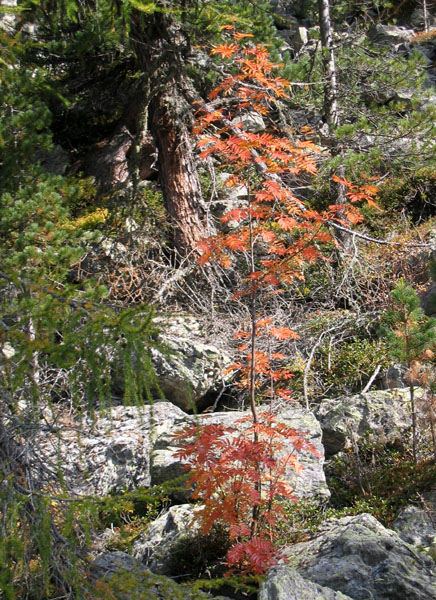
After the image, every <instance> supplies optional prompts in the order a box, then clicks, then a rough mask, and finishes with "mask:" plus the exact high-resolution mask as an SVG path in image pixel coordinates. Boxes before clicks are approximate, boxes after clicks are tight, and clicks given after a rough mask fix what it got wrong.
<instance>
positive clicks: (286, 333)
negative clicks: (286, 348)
mask: <svg viewBox="0 0 436 600" xmlns="http://www.w3.org/2000/svg"><path fill="white" fill-rule="evenodd" d="M270 333H271V335H273V336H274V337H275V338H276V339H278V340H289V339H291V338H292V339H294V340H298V339H299V337H300V336H299V335H298V333H296V332H295V331H292V329H288V328H287V327H271V329H270Z"/></svg>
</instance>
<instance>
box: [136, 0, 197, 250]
mask: <svg viewBox="0 0 436 600" xmlns="http://www.w3.org/2000/svg"><path fill="white" fill-rule="evenodd" d="M162 4H163V3H162ZM162 8H165V7H164V6H162ZM132 35H133V38H134V39H135V42H136V53H137V56H138V60H139V64H140V67H141V69H142V70H143V72H144V74H145V78H146V80H147V86H148V90H150V92H149V93H150V100H149V103H148V125H149V128H150V131H151V133H152V135H153V137H154V139H155V142H156V146H157V149H158V169H159V177H160V181H161V184H162V189H163V195H164V201H165V205H166V208H167V211H168V215H169V217H170V218H171V221H172V224H173V226H174V244H175V247H176V249H177V250H178V251H179V253H180V254H181V255H187V254H189V253H191V252H194V253H197V252H198V248H197V242H198V241H199V240H200V239H201V238H203V237H205V235H206V230H205V225H204V220H205V210H204V205H203V198H202V194H201V186H200V180H199V177H198V173H197V168H196V164H195V157H194V151H193V147H192V143H191V140H190V120H192V110H191V106H190V104H189V102H188V101H187V100H186V97H185V90H187V89H188V88H189V82H188V81H187V79H186V77H185V74H184V73H185V66H186V59H187V55H188V54H189V51H190V46H189V40H188V38H187V36H186V35H185V33H184V30H183V24H182V22H177V21H175V20H174V18H173V17H172V16H171V14H170V12H165V11H163V12H158V11H156V12H154V13H153V14H151V15H146V16H143V15H141V14H139V13H134V14H133V17H132Z"/></svg>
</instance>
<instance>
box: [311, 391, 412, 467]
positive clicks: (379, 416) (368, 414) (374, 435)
mask: <svg viewBox="0 0 436 600" xmlns="http://www.w3.org/2000/svg"><path fill="white" fill-rule="evenodd" d="M421 393H422V392H421V390H419V389H416V390H415V394H416V397H417V398H419V397H420V395H421ZM316 418H317V419H318V421H319V423H320V425H321V429H322V432H323V444H324V447H325V451H326V456H327V457H329V456H332V455H333V454H336V453H338V452H341V451H342V450H344V449H345V448H350V447H352V444H353V442H358V441H359V440H360V439H361V438H362V436H366V437H367V439H370V440H371V441H373V442H374V443H376V444H387V443H390V444H403V443H404V438H405V436H407V434H408V432H409V430H410V427H411V416H410V403H409V389H408V388H402V389H395V390H375V391H371V392H367V393H365V394H357V395H356V396H352V397H342V398H337V399H334V400H324V401H323V402H321V404H320V405H319V408H318V409H317V410H316Z"/></svg>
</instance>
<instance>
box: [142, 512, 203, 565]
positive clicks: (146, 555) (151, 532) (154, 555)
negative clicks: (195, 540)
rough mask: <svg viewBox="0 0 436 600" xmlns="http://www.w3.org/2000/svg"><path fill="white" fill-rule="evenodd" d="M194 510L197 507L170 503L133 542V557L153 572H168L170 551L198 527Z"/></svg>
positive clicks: (197, 529)
mask: <svg viewBox="0 0 436 600" xmlns="http://www.w3.org/2000/svg"><path fill="white" fill-rule="evenodd" d="M197 512H198V507H195V506H193V505H192V504H181V505H178V506H172V507H171V508H170V509H169V511H168V512H166V513H164V514H163V515H161V516H160V517H159V518H158V519H156V520H155V521H153V522H152V523H150V525H149V527H148V528H147V531H146V533H145V534H143V535H141V536H140V537H139V538H138V539H137V540H136V541H135V542H134V544H133V549H132V553H133V556H134V558H135V559H137V560H139V561H141V563H142V564H144V565H145V566H146V567H147V568H148V569H150V571H152V572H153V573H157V574H158V575H171V573H170V572H169V569H170V565H169V562H168V557H169V551H170V549H171V548H172V547H173V546H174V544H175V543H176V542H177V541H178V540H179V539H180V538H181V537H183V536H184V535H186V534H188V533H197V532H198V531H199V530H200V522H199V520H197V519H196V513H197Z"/></svg>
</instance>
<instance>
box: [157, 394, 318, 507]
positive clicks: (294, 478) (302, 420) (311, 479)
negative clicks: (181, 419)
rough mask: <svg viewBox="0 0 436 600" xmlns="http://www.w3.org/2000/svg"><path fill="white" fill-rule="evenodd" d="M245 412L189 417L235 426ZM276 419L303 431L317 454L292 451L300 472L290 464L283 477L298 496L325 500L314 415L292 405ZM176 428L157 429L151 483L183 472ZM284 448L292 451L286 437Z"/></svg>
mask: <svg viewBox="0 0 436 600" xmlns="http://www.w3.org/2000/svg"><path fill="white" fill-rule="evenodd" d="M247 414H248V413H246V412H245V413H243V412H236V411H235V412H227V413H212V414H205V415H199V416H198V417H197V419H196V420H194V419H193V418H192V420H191V423H195V422H198V424H199V425H200V426H201V425H206V424H220V425H224V426H227V427H234V426H237V424H236V421H238V420H239V419H240V418H241V417H244V416H246V415H247ZM278 421H279V422H282V423H284V424H285V425H286V426H288V427H291V428H293V429H296V430H298V431H302V432H305V435H304V438H305V439H306V440H307V441H309V442H310V443H311V444H313V446H314V448H315V451H316V453H317V454H318V456H316V455H314V454H313V453H312V452H310V451H309V450H304V449H303V450H301V451H295V454H296V456H297V457H298V460H299V462H300V463H301V465H302V466H303V471H302V473H300V474H297V473H295V471H294V470H293V469H292V467H289V468H288V469H287V470H286V474H285V477H284V479H286V480H287V481H288V482H289V483H290V484H291V486H292V487H293V488H294V493H295V495H296V496H297V497H298V498H306V499H309V500H311V501H318V502H321V503H322V502H324V501H326V500H328V498H329V497H330V492H329V490H328V488H327V484H326V480H325V475H324V471H323V464H324V448H323V446H322V443H321V429H320V426H319V424H318V422H317V421H316V419H315V417H314V416H313V414H312V413H310V412H308V411H306V410H305V409H303V408H302V407H300V406H297V405H294V406H291V407H290V408H288V409H287V410H285V411H282V412H281V413H280V415H279V416H278ZM177 429H180V427H179V426H178V425H177V424H174V426H170V427H169V428H165V430H163V431H162V432H161V433H159V432H157V435H156V441H155V444H154V449H153V453H152V457H151V463H152V464H151V479H152V482H153V484H158V483H162V482H163V481H166V480H168V479H172V478H174V477H177V476H178V475H181V474H182V473H183V472H184V471H183V467H182V465H181V463H180V461H178V460H176V459H175V458H174V456H173V453H174V452H175V450H176V446H175V444H174V440H173V435H174V433H175V431H176V430H177ZM284 451H285V452H294V447H293V445H292V442H291V440H289V446H288V447H286V446H285V448H284ZM188 493H189V492H188V491H187V492H186V495H184V496H182V497H181V498H180V500H182V499H187V497H188Z"/></svg>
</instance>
